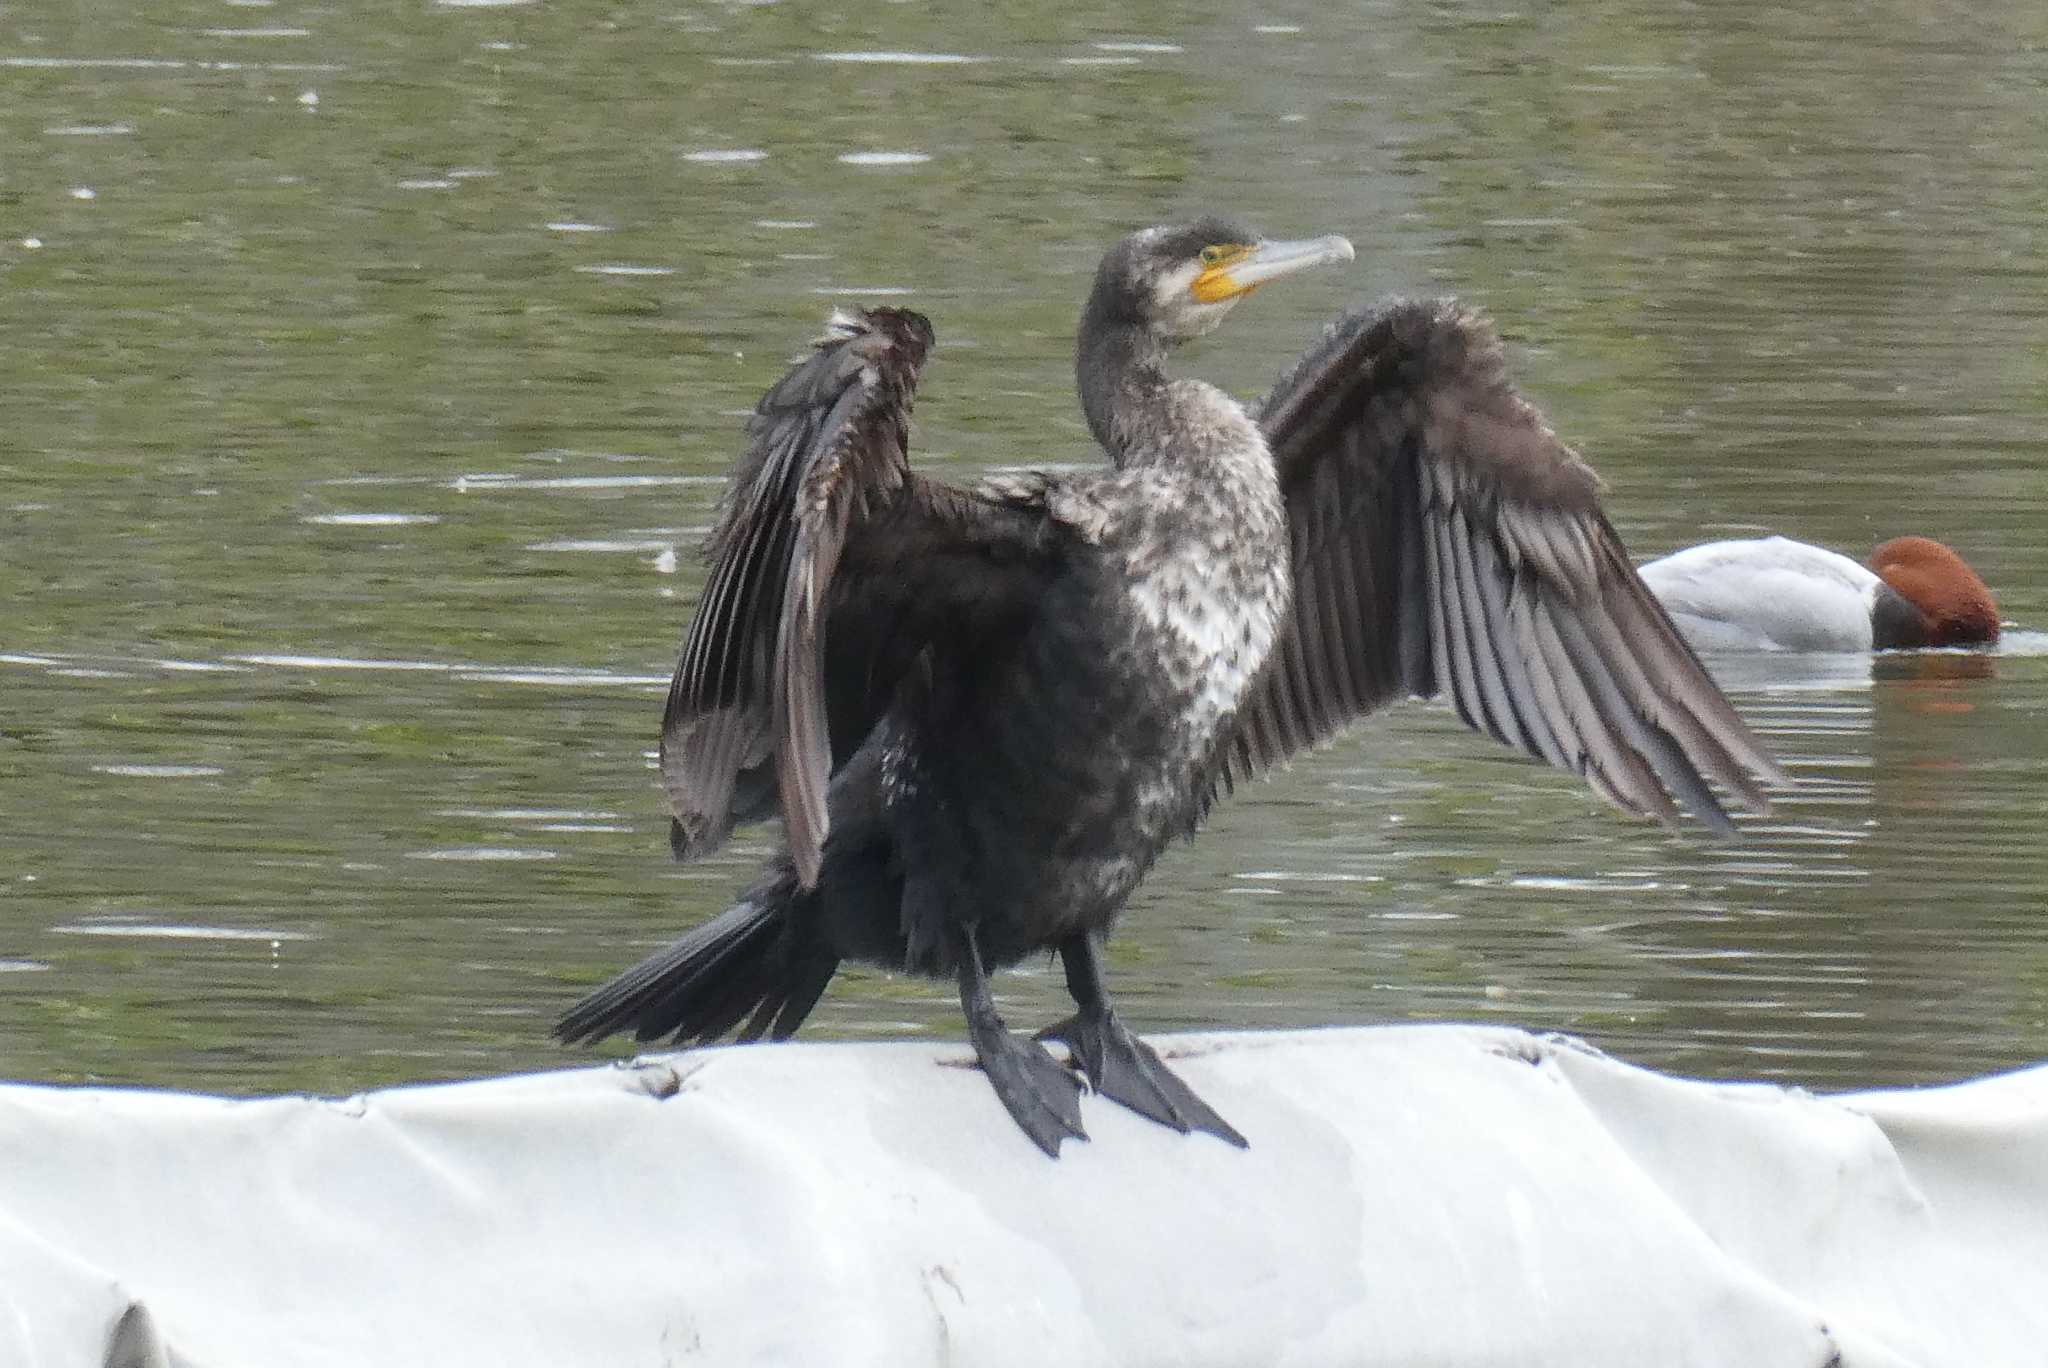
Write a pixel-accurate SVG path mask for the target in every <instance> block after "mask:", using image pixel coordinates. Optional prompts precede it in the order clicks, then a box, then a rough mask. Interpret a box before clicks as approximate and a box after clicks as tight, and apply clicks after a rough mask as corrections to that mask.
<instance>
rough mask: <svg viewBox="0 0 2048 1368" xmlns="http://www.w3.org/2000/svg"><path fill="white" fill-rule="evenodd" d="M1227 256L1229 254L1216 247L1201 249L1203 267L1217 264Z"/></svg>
mask: <svg viewBox="0 0 2048 1368" xmlns="http://www.w3.org/2000/svg"><path fill="white" fill-rule="evenodd" d="M1228 255H1229V252H1228V251H1227V250H1226V249H1224V248H1222V247H1217V246H1213V245H1212V246H1208V247H1204V248H1203V249H1202V264H1203V265H1204V266H1214V265H1216V264H1217V263H1219V262H1221V261H1222V260H1223V258H1224V257H1226V256H1228Z"/></svg>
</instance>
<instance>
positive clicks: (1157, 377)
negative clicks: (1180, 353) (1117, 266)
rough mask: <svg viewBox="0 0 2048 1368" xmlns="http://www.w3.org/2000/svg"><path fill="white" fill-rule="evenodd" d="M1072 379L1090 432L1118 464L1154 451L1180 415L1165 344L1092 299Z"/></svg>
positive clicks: (1125, 464) (1076, 354)
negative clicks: (1167, 372)
mask: <svg viewBox="0 0 2048 1368" xmlns="http://www.w3.org/2000/svg"><path fill="white" fill-rule="evenodd" d="M1074 379H1075V384H1076V387H1077V388H1078V389H1079V390H1080V393H1081V409H1082V412H1084V413H1085V414H1087V416H1088V430H1089V431H1090V432H1092V433H1094V434H1095V440H1096V441H1098V442H1100V443H1101V444H1102V449H1103V450H1104V451H1106V452H1108V453H1109V459H1110V461H1111V462H1112V463H1113V464H1115V465H1116V466H1118V467H1119V468H1121V467H1124V466H1127V465H1129V464H1131V463H1132V462H1133V461H1134V460H1138V459H1142V458H1143V455H1144V454H1145V453H1148V452H1152V451H1156V450H1158V449H1159V448H1160V447H1161V446H1162V445H1163V444H1164V441H1165V439H1166V438H1167V437H1168V436H1169V435H1170V434H1171V433H1173V432H1174V431H1175V429H1176V420H1177V418H1178V415H1177V414H1176V412H1175V407H1176V400H1175V393H1174V387H1173V384H1172V382H1171V381H1170V380H1169V379H1168V378H1167V374H1166V348H1165V346H1164V345H1163V344H1162V343H1161V342H1160V341H1159V339H1158V338H1157V337H1155V336H1154V335H1153V334H1152V333H1151V331H1150V330H1148V329H1146V328H1145V327H1143V326H1142V325H1140V324H1138V323H1136V322H1133V321H1129V320H1125V319H1120V318H1117V317H1114V316H1113V315H1112V314H1111V313H1110V311H1109V310H1108V309H1107V308H1106V307H1104V306H1103V304H1102V301H1101V300H1100V299H1099V298H1098V299H1091V300H1090V301H1089V305H1088V309H1087V312H1086V314H1085V315H1084V316H1083V319H1082V324H1081V335H1080V340H1079V341H1078V343H1077V344H1076V345H1075V349H1074Z"/></svg>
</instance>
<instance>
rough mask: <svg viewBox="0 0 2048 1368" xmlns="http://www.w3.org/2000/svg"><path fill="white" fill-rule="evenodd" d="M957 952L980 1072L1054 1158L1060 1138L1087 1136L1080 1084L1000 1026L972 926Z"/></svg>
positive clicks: (1032, 1042) (962, 997) (1036, 1047)
mask: <svg viewBox="0 0 2048 1368" xmlns="http://www.w3.org/2000/svg"><path fill="white" fill-rule="evenodd" d="M957 950H958V955H959V961H960V1006H961V1008H962V1009H963V1010H965V1012H966V1013H967V1036H968V1039H970V1040H972V1041H973V1042H974V1053H975V1057H976V1058H978V1059H979V1060H980V1061H981V1068H982V1072H984V1073H986V1074H987V1075H988V1081H989V1083H990V1084H991V1085H992V1086H993V1087H994V1088H995V1090H996V1096H997V1097H998V1098H1000V1099H1002V1103H1003V1106H1004V1107H1005V1108H1006V1109H1008V1111H1009V1113H1010V1116H1011V1118H1012V1119H1013V1120H1015V1121H1016V1123H1017V1125H1018V1126H1019V1127H1020V1128H1021V1129H1022V1130H1023V1132H1024V1134H1026V1135H1028V1136H1030V1137H1031V1143H1032V1144H1034V1145H1036V1146H1038V1147H1039V1148H1040V1149H1042V1150H1044V1151H1045V1152H1046V1153H1047V1154H1048V1155H1050V1156H1051V1157H1053V1158H1055V1159H1057V1158H1059V1157H1060V1142H1061V1141H1062V1140H1065V1139H1067V1138H1069V1137H1072V1138H1073V1139H1076V1140H1086V1139H1087V1138H1088V1132H1087V1131H1085V1130H1083V1129H1081V1081H1080V1080H1079V1079H1077V1078H1075V1077H1074V1075H1073V1073H1072V1071H1070V1070H1068V1069H1065V1068H1062V1067H1061V1066H1060V1064H1059V1062H1058V1061H1057V1060H1055V1059H1054V1058H1053V1057H1052V1056H1051V1055H1050V1054H1047V1053H1046V1050H1045V1047H1044V1046H1043V1045H1040V1044H1039V1043H1038V1042H1037V1041H1035V1040H1026V1039H1023V1038H1020V1037H1018V1036H1015V1035H1012V1034H1011V1033H1010V1028H1009V1027H1007V1026H1005V1025H1004V1024H1003V1019H1002V1017H1001V1016H1000V1015H998V1014H997V1012H996V1004H995V998H994V997H993V996H992V995H991V994H990V993H989V988H988V975H987V974H986V973H985V972H984V971H983V969H982V966H981V951H980V948H979V947H978V946H976V945H975V943H974V928H973V927H972V926H971V925H970V926H965V927H962V928H960V931H959V941H958V946H957Z"/></svg>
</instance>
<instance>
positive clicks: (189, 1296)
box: [0, 1026, 2048, 1368]
mask: <svg viewBox="0 0 2048 1368" xmlns="http://www.w3.org/2000/svg"><path fill="white" fill-rule="evenodd" d="M1160 1043H1161V1045H1162V1047H1163V1052H1164V1053H1166V1054H1167V1055H1168V1056H1169V1057H1170V1058H1177V1059H1178V1060H1179V1063H1178V1065H1177V1069H1178V1071H1179V1072H1180V1073H1181V1074H1182V1076H1183V1077H1185V1078H1186V1079H1187V1080H1188V1082H1189V1083H1190V1084H1191V1085H1192V1086H1193V1087H1194V1088H1195V1089H1196V1090H1197V1091H1198V1092H1200V1093H1201V1094H1202V1095H1203V1096H1204V1097H1206V1098H1207V1099H1208V1100H1209V1101H1210V1102H1211V1103H1212V1104H1214V1105H1215V1106H1216V1108H1217V1109H1218V1110H1219V1111H1220V1112H1222V1113H1223V1115H1224V1116H1226V1117H1228V1118H1229V1119H1230V1120H1231V1121H1232V1122H1233V1123H1234V1124H1235V1125H1236V1126H1237V1127H1238V1128H1239V1129H1240V1130H1242V1131H1243V1132H1244V1133H1245V1134H1246V1135H1247V1136H1248V1137H1250V1139H1251V1143H1252V1147H1251V1149H1250V1150H1248V1151H1239V1150H1236V1149H1233V1148H1231V1147H1229V1146H1227V1145H1224V1144H1222V1143H1221V1142H1219V1141H1216V1140H1214V1139H1211V1138H1209V1137H1206V1136H1195V1137H1192V1138H1184V1137H1181V1136H1178V1135H1175V1134H1173V1133H1171V1132H1169V1131H1166V1130H1164V1129H1162V1128H1160V1127H1158V1126H1155V1125H1153V1124H1151V1123H1150V1122H1147V1121H1144V1120H1141V1119H1139V1118H1138V1117H1136V1116H1133V1115H1130V1114H1129V1113H1126V1112H1124V1111H1123V1110H1122V1109H1121V1108H1119V1107H1116V1106H1115V1105H1113V1104H1111V1103H1108V1102H1105V1101H1102V1100H1101V1099H1099V1098H1088V1099H1085V1100H1084V1103H1083V1107H1084V1112H1083V1114H1084V1118H1085V1121H1086V1124H1087V1126H1088V1128H1089V1132H1090V1134H1091V1135H1092V1136H1093V1141H1092V1143H1088V1144H1069V1145H1068V1146H1067V1147H1066V1151H1065V1154H1064V1156H1063V1157H1062V1158H1061V1159H1060V1160H1059V1161H1058V1162H1054V1161H1051V1160H1048V1159H1046V1158H1045V1157H1044V1156H1043V1155H1041V1154H1040V1153H1038V1151H1037V1150H1035V1149H1033V1148H1032V1146H1031V1145H1030V1144H1029V1143H1028V1142H1027V1141H1026V1140H1025V1139H1024V1138H1023V1136H1022V1135H1021V1134H1019V1133H1018V1132H1017V1130H1016V1129H1015V1127H1014V1126H1012V1124H1011V1123H1010V1121H1009V1119H1008V1118H1007V1116H1005V1115H1004V1113H1003V1112H1002V1109H1001V1107H1000V1106H999V1105H998V1103H997V1102H996V1100H995V1098H994V1096H993V1095H992V1094H991V1093H990V1091H989V1088H988V1085H987V1083H986V1081H985V1080H983V1079H982V1078H981V1077H980V1075H979V1074H977V1073H976V1072H974V1071H973V1070H972V1069H970V1068H966V1067H961V1065H962V1064H963V1062H964V1060H965V1058H966V1056H965V1053H964V1050H962V1049H958V1048H947V1047H940V1046H930V1045H921V1044H908V1045H905V1044H889V1045H832V1044H818V1045H809V1044H797V1045H783V1046H753V1047H744V1048H735V1049H722V1050H711V1051H700V1052H695V1053H689V1054H679V1055H663V1056H654V1057H649V1058H648V1059H645V1060H642V1061H640V1062H639V1063H637V1064H636V1065H634V1066H631V1067H621V1068H585V1069H575V1070H568V1071H564V1072H560V1073H550V1074H540V1075H532V1076H525V1077H514V1078H502V1079H489V1080H484V1081H480V1082H474V1083H460V1084H450V1085H440V1086H425V1087H413V1088H397V1089H391V1090H389V1091H384V1092H378V1093H372V1094H368V1095H366V1096H362V1097H356V1098H351V1099H348V1100H342V1101H334V1100H321V1099H310V1098H301V1097H286V1098H273V1099H260V1100H252V1101H233V1100H225V1099H220V1098H213V1097H201V1096H193V1095H190V1094H182V1093H168V1092H143V1091H121V1090H113V1089H84V1088H48V1087H35V1086H25V1085H23V1086H0V1366H4V1368H87V1366H88V1365H90V1366H91V1368H100V1365H102V1364H109V1363H114V1364H120V1365H123V1368H127V1365H186V1366H187V1368H297V1366H298V1365H336V1366H337V1368H339V1366H340V1365H348V1368H361V1366H363V1365H378V1366H379V1368H401V1366H402V1365H434V1366H435V1368H450V1366H451V1365H469V1364H476V1365H491V1368H509V1366H512V1365H528V1364H531V1365H547V1366H548V1368H577V1365H591V1366H592V1368H639V1366H640V1365H646V1366H647V1368H655V1366H656V1365H692V1364H719V1365H723V1364H792V1365H828V1364H860V1365H875V1366H876V1368H883V1366H884V1365H886V1368H915V1366H916V1365H924V1364H934V1365H936V1364H965V1365H977V1366H978V1365H1011V1364H1014V1365H1020V1368H1021V1366H1022V1365H1031V1368H1040V1366H1041V1365H1058V1366H1059V1368H1082V1366H1083V1365H1096V1364H1101V1365H1117V1368H1133V1366H1134V1365H1141V1364H1162V1365H1166V1364H1170V1365H1175V1368H1194V1366H1195V1365H1204V1364H1219V1365H1231V1368H1241V1366H1242V1365H1249V1364H1351V1365H1369V1364H1399V1365H1404V1368H1414V1366H1416V1365H1484V1364H1498V1365H1504V1366H1505V1365H1513V1368H1534V1366H1535V1365H1560V1366H1563V1365H1569V1366H1570V1368H1600V1366H1601V1365H1617V1366H1620V1365H1626V1368H1645V1366H1646V1365H1659V1368H1667V1366H1670V1365H1724V1364H1725V1365H1731V1368H1734V1366H1739V1368H1777V1366H1778V1365H1783V1366H1784V1368H1826V1366H1827V1365H1832V1364H1839V1365H1842V1368H1876V1366H1878V1365H1886V1366H1889V1365H1935V1364H1953V1365H1959V1366H1960V1365H1968V1366H1969V1368H1987V1366H1989V1365H2002V1364H2012V1365H2040V1364H2043V1363H2048V1067H2044V1068H2037V1069H2034V1070H2030V1071H2027V1072H2022V1073H2016V1074H2009V1075H2004V1076H2000V1077H1996V1078H1990V1079H1985V1080H1982V1081H1978V1082H1974V1083H1968V1084H1963V1085H1959V1086H1955V1087H1948V1088H1939V1089H1928V1090H1923V1091H1915V1092H1885V1093H1867V1094H1859V1095H1856V1096H1851V1097H1837V1098H1814V1097H1810V1096H1807V1095H1805V1094H1802V1093H1799V1092H1795V1091H1789V1090H1785V1089H1781V1088H1777V1087H1769V1086H1762V1085H1725V1084H1723V1085H1715V1084H1704V1083H1694V1082H1686V1081H1682V1080H1677V1079H1671V1078H1666V1077H1662V1076H1659V1075H1657V1074H1654V1073H1649V1072H1646V1071H1643V1070H1640V1069H1635V1068H1631V1067H1629V1066H1626V1065H1623V1064H1620V1063H1617V1062H1615V1061H1613V1060H1610V1059H1608V1058H1605V1057H1604V1056H1601V1055H1599V1054H1597V1053H1594V1052H1592V1051H1590V1050H1588V1049H1587V1048H1585V1047H1584V1046H1582V1045H1578V1044H1576V1043H1575V1042H1571V1041H1564V1040H1555V1039H1538V1038H1536V1037H1533V1036H1529V1035H1525V1034H1521V1033H1517V1032H1513V1031H1506V1030H1492V1029H1485V1028H1478V1027H1451V1026H1445V1027H1387V1028H1380V1029H1369V1030H1332V1031H1316V1032H1293V1033H1275V1034H1241V1035H1216V1036H1183V1037H1172V1038H1167V1039H1164V1040H1162V1041H1161V1042H1160Z"/></svg>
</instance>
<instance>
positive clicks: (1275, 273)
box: [1188, 233, 1358, 304]
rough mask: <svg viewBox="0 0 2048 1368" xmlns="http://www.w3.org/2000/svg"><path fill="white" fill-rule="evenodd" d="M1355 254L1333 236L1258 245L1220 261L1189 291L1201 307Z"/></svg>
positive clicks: (1340, 238)
mask: <svg viewBox="0 0 2048 1368" xmlns="http://www.w3.org/2000/svg"><path fill="white" fill-rule="evenodd" d="M1357 255H1358V254H1357V253H1356V252H1354V251H1352V250H1351V243H1350V241H1349V240H1347V239H1345V238H1342V237H1339V236H1337V235H1336V234H1335V233H1332V234H1330V235H1329V236H1328V237H1319V238H1303V239H1300V240H1299V241H1294V242H1261V243H1259V244H1257V245H1256V246H1253V247H1247V248H1246V249H1245V250H1244V251H1243V252H1241V253H1239V254H1238V255H1237V256H1234V257H1231V258H1230V259H1228V260H1226V261H1219V262H1217V263H1216V264H1215V265H1214V266H1211V267H1209V268H1208V269H1207V270H1205V271H1203V272H1202V273H1201V274H1200V275H1198V276H1196V277H1195V280H1194V283H1193V284H1192V285H1190V286H1189V287H1188V288H1189V290H1190V291H1192V292H1193V294H1194V296H1195V298H1196V299H1199V300H1201V301H1202V302H1203V303H1204V304H1220V303H1222V302H1223V301H1224V300H1226V299H1236V298H1237V297H1238V296H1239V295H1242V294H1246V293H1248V292H1250V291H1252V290H1254V289H1257V288H1258V287H1259V286H1261V285H1263V284H1265V283H1266V282H1267V281H1269V280H1278V279H1279V278H1280V277H1281V276H1284V275H1293V274H1294V273H1295V272H1296V271H1305V270H1307V269H1308V268H1309V267H1311V266H1321V265H1322V264H1324V263H1325V262H1330V261H1349V260H1351V259H1352V258H1353V257H1355V256H1357Z"/></svg>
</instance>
